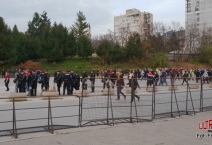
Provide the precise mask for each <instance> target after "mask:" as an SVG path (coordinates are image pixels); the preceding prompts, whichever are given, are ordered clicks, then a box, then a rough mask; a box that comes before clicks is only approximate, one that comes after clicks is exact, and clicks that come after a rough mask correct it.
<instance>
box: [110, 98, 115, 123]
mask: <svg viewBox="0 0 212 145" xmlns="http://www.w3.org/2000/svg"><path fill="white" fill-rule="evenodd" d="M110 106H111V108H110V109H111V115H112V121H113V126H114V118H113V104H112V98H111V94H110Z"/></svg>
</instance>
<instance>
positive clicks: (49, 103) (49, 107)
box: [48, 96, 54, 134]
mask: <svg viewBox="0 0 212 145" xmlns="http://www.w3.org/2000/svg"><path fill="white" fill-rule="evenodd" d="M48 110H49V117H50V118H49V119H50V120H51V133H52V134H54V128H53V121H52V110H51V101H50V96H49V97H48Z"/></svg>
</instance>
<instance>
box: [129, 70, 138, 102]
mask: <svg viewBox="0 0 212 145" xmlns="http://www.w3.org/2000/svg"><path fill="white" fill-rule="evenodd" d="M131 75H132V77H131V79H130V83H129V86H130V87H131V88H132V89H133V90H134V91H133V92H134V93H133V95H132V97H131V102H130V103H132V102H133V100H134V97H136V98H137V99H138V101H139V100H140V97H139V96H137V95H136V94H135V90H136V89H137V88H139V89H140V86H139V84H138V81H137V77H136V76H135V75H134V73H132V74H131Z"/></svg>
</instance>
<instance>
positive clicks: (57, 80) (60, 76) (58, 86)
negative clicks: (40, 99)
mask: <svg viewBox="0 0 212 145" xmlns="http://www.w3.org/2000/svg"><path fill="white" fill-rule="evenodd" d="M55 83H56V84H57V91H58V93H59V95H61V93H60V87H61V84H62V75H61V74H60V71H57V75H56V76H55Z"/></svg>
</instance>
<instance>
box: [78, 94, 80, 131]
mask: <svg viewBox="0 0 212 145" xmlns="http://www.w3.org/2000/svg"><path fill="white" fill-rule="evenodd" d="M78 97H79V113H78V115H79V116H78V126H79V127H81V122H80V120H81V97H80V96H78Z"/></svg>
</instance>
